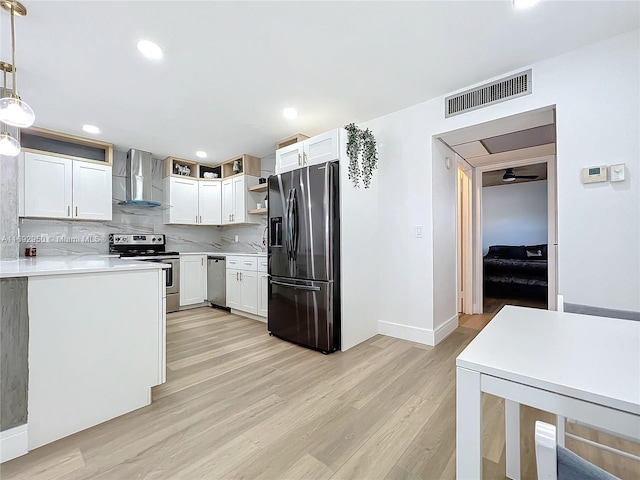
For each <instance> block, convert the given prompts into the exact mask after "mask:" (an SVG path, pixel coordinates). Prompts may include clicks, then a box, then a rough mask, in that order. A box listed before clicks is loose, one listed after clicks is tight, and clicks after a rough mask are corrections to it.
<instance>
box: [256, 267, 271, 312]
mask: <svg viewBox="0 0 640 480" xmlns="http://www.w3.org/2000/svg"><path fill="white" fill-rule="evenodd" d="M258 275H259V276H260V278H259V279H258V283H259V285H258V315H260V316H261V317H266V316H267V313H269V275H268V274H266V273H259V274H258Z"/></svg>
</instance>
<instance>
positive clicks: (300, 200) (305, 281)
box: [267, 162, 340, 353]
mask: <svg viewBox="0 0 640 480" xmlns="http://www.w3.org/2000/svg"><path fill="white" fill-rule="evenodd" d="M338 172H339V168H338V163H337V162H332V163H323V164H320V165H312V166H310V167H305V168H300V169H297V170H293V171H291V172H286V173H282V174H279V175H272V176H270V177H269V190H268V203H269V220H268V222H269V224H268V228H269V250H268V255H269V310H268V312H269V313H268V323H267V328H268V330H269V332H270V333H271V334H272V335H275V336H277V337H279V338H282V339H284V340H288V341H290V342H294V343H297V344H299V345H303V346H306V347H309V348H313V349H316V350H319V351H321V352H323V353H330V352H333V351H335V350H339V349H340V208H339V194H338V193H339V189H338V185H339V183H338Z"/></svg>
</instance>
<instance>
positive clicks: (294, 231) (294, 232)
mask: <svg viewBox="0 0 640 480" xmlns="http://www.w3.org/2000/svg"><path fill="white" fill-rule="evenodd" d="M292 192H293V194H292V195H291V218H292V222H291V243H292V245H291V246H292V248H291V258H292V259H293V260H297V257H298V233H299V232H298V200H296V189H295V188H294V189H293V190H292Z"/></svg>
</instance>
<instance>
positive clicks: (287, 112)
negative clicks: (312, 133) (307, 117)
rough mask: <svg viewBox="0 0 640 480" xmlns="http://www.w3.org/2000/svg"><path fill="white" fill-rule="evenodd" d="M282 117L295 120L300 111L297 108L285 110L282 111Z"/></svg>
mask: <svg viewBox="0 0 640 480" xmlns="http://www.w3.org/2000/svg"><path fill="white" fill-rule="evenodd" d="M282 115H284V118H288V119H289V120H293V119H294V118H296V117H297V116H298V111H297V110H296V109H295V108H291V107H289V108H285V109H284V110H283V111H282Z"/></svg>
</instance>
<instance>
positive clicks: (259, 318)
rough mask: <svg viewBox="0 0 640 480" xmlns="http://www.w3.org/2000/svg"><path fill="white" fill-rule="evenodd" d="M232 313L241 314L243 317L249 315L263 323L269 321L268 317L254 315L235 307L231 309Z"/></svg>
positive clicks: (248, 316)
mask: <svg viewBox="0 0 640 480" xmlns="http://www.w3.org/2000/svg"><path fill="white" fill-rule="evenodd" d="M231 313H233V314H234V315H240V316H241V317H247V318H250V319H251V320H257V321H259V322H262V323H267V317H261V316H260V315H254V314H253V313H249V312H243V311H242V310H236V309H235V308H232V309H231Z"/></svg>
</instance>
